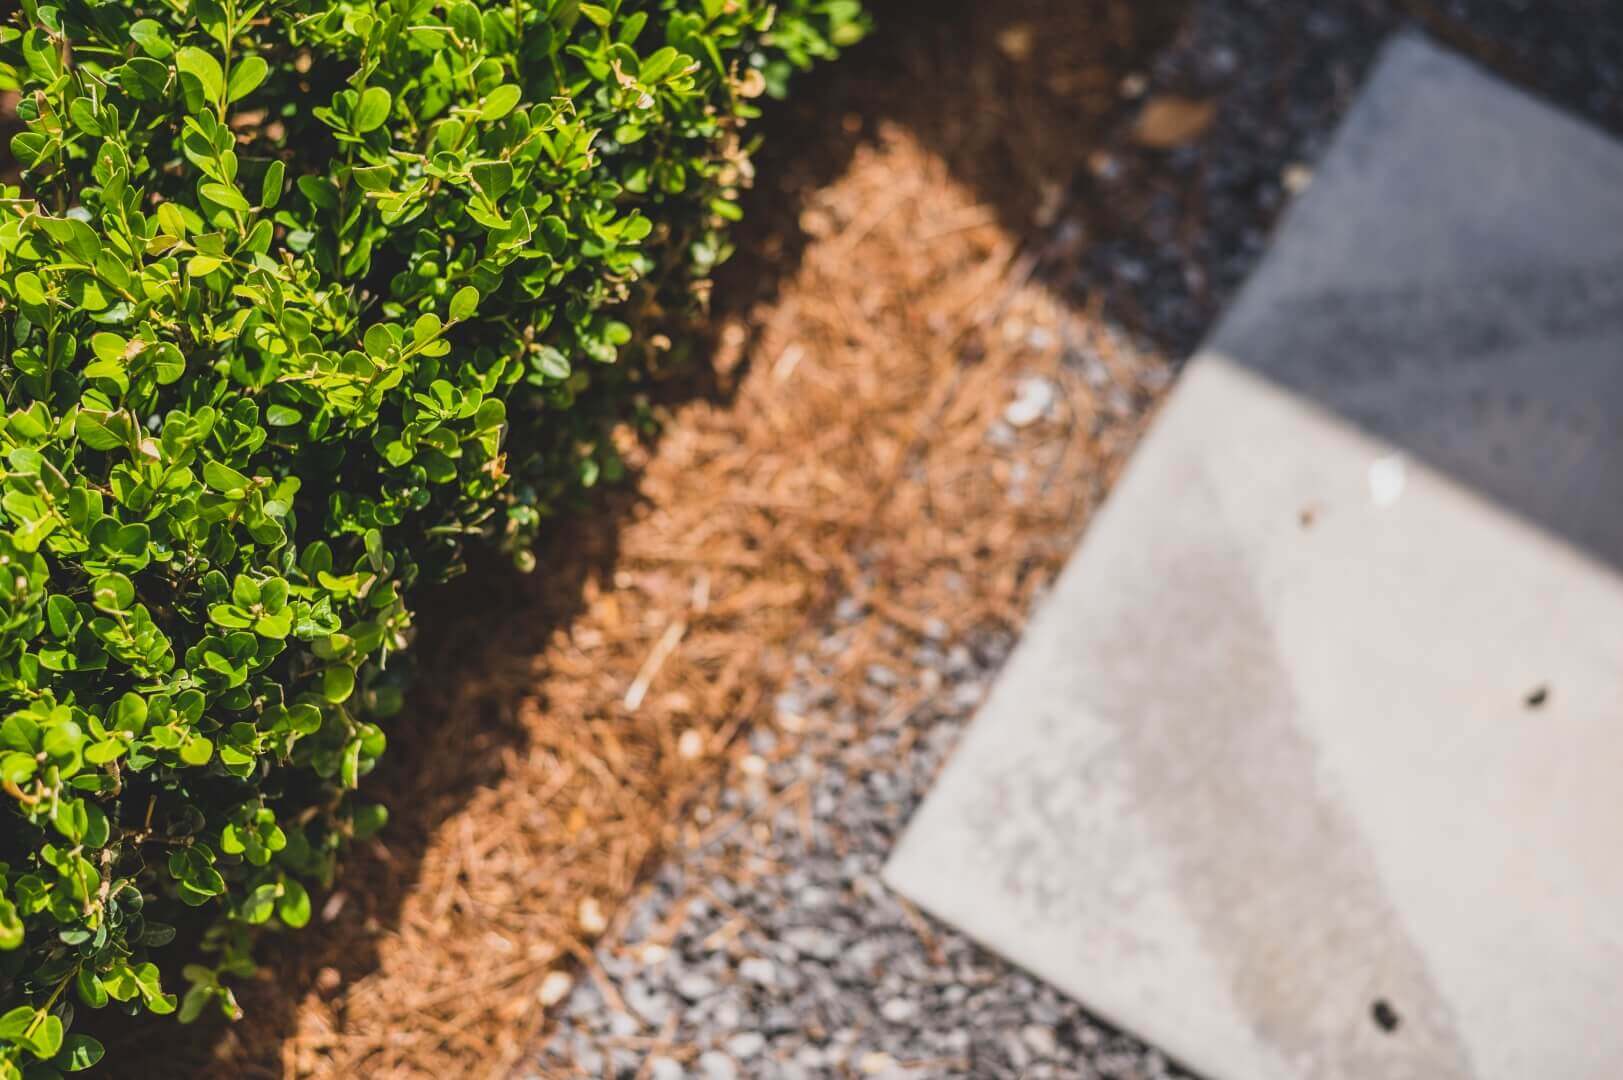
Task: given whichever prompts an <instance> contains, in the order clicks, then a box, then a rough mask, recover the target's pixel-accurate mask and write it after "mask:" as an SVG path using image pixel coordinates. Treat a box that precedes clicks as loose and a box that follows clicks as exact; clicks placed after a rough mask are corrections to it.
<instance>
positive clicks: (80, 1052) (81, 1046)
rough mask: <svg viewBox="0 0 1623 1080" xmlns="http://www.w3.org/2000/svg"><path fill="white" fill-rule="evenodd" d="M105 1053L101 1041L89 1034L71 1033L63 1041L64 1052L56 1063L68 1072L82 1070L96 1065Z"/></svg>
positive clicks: (59, 1055) (57, 1058) (58, 1056)
mask: <svg viewBox="0 0 1623 1080" xmlns="http://www.w3.org/2000/svg"><path fill="white" fill-rule="evenodd" d="M105 1053H106V1051H105V1050H104V1049H103V1048H102V1045H101V1043H99V1042H97V1041H96V1040H95V1039H92V1038H91V1037H90V1036H89V1035H69V1036H68V1037H67V1038H66V1039H64V1040H63V1041H62V1052H61V1053H60V1054H58V1055H57V1057H56V1059H55V1064H56V1065H57V1067H59V1068H61V1069H63V1070H65V1071H67V1072H81V1071H83V1070H85V1069H88V1068H90V1067H91V1066H93V1065H95V1064H96V1062H98V1061H100V1060H101V1059H102V1055H103V1054H105Z"/></svg>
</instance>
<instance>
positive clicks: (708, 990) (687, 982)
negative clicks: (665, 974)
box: [676, 975, 718, 1001]
mask: <svg viewBox="0 0 1623 1080" xmlns="http://www.w3.org/2000/svg"><path fill="white" fill-rule="evenodd" d="M717 989H718V987H717V986H716V980H714V979H712V978H710V977H708V976H706V975H684V976H682V977H681V978H680V979H678V980H676V992H677V993H678V994H681V995H682V996H683V997H684V998H686V999H687V1000H689V1001H703V1000H704V999H705V998H707V997H709V996H710V995H712V994H714V993H715V992H716V990H717Z"/></svg>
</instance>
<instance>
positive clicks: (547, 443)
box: [0, 0, 862, 1080]
mask: <svg viewBox="0 0 1623 1080" xmlns="http://www.w3.org/2000/svg"><path fill="white" fill-rule="evenodd" d="M861 20H862V15H861V12H860V11H859V9H858V5H857V3H856V2H855V0H780V2H778V3H777V4H776V5H772V4H768V3H766V2H764V0H604V2H602V3H596V4H594V3H585V2H582V0H510V2H507V3H497V4H491V5H486V6H483V7H482V6H480V5H477V4H475V3H472V2H471V0H451V2H445V0H348V2H333V3H321V2H318V0H261V2H242V3H239V2H237V0H133V2H132V0H61V2H60V3H58V4H55V5H47V4H45V3H41V2H38V0H24V2H23V3H22V10H21V11H20V12H18V13H17V14H16V15H15V16H14V17H13V19H12V22H11V23H10V24H9V25H7V26H6V27H4V28H3V29H0V88H12V89H17V90H20V92H21V100H20V104H19V106H18V117H19V119H20V121H21V122H22V123H23V125H25V130H23V131H22V132H21V133H19V134H17V135H16V136H15V137H14V138H13V139H12V142H11V150H12V154H13V155H14V156H15V158H16V159H17V163H18V164H19V165H20V166H22V168H23V173H22V183H21V185H20V186H8V187H6V188H4V189H3V190H0V341H3V353H0V389H3V391H4V396H5V409H4V413H5V415H4V419H3V423H0V451H3V452H4V456H5V461H6V471H5V476H4V480H3V496H0V514H3V519H4V520H3V523H0V564H4V569H3V571H0V699H3V701H0V704H3V705H4V708H3V710H0V712H3V713H4V721H3V723H0V787H3V789H4V792H5V795H6V796H7V798H6V811H5V813H6V820H5V822H4V824H3V826H0V889H3V898H0V949H3V950H4V951H3V952H0V1011H3V1010H6V1009H9V1011H3V1015H0V1080H3V1078H5V1077H15V1076H19V1075H26V1076H28V1077H30V1078H34V1077H48V1076H52V1075H55V1074H56V1072H57V1071H58V1070H73V1069H77V1068H83V1067H85V1066H86V1065H88V1064H92V1063H94V1060H95V1059H96V1058H98V1057H99V1056H100V1054H101V1049H100V1047H99V1046H97V1045H96V1044H95V1042H94V1041H93V1040H91V1039H88V1038H87V1037H84V1036H80V1035H74V1034H68V1033H67V1029H68V1028H70V1027H71V1024H72V1012H73V1004H72V1003H73V1002H77V1003H79V1004H80V1005H81V1006H88V1007H91V1008H99V1007H103V1006H106V1005H108V1004H109V1003H110V1002H111V1003H114V1004H116V1005H118V1006H119V1007H121V1008H124V1009H126V1010H129V1011H131V1012H135V1011H138V1010H140V1009H143V1008H144V1009H146V1010H148V1011H150V1012H154V1013H170V1012H175V1011H177V1010H178V1012H179V1013H180V1016H181V1018H182V1019H189V1018H191V1017H194V1016H197V1015H198V1014H199V1013H200V1012H201V1011H203V1010H204V1009H206V1008H211V1007H218V1008H220V1009H222V1010H223V1011H224V1012H225V1013H226V1014H227V1015H234V1014H235V1013H236V1011H237V1007H236V1003H235V1001H234V999H233V997H232V994H231V991H230V988H229V977H230V976H233V975H240V974H242V973H243V972H244V971H246V970H250V969H251V960H250V952H251V946H252V940H253V933H252V931H253V928H256V927H260V926H262V925H267V924H269V925H280V926H286V927H298V926H302V925H303V924H304V923H305V922H306V921H308V919H309V918H310V893H309V890H310V888H311V887H312V886H314V885H317V884H319V883H325V882H327V881H328V880H329V879H330V877H331V875H332V873H333V869H334V861H335V857H336V854H337V853H338V851H339V850H340V848H341V847H342V845H343V844H344V843H345V842H346V840H348V839H349V838H351V837H362V836H366V835H368V834H370V833H372V832H373V831H375V830H376V829H378V828H379V827H380V826H381V825H382V823H383V821H384V812H383V810H382V809H381V808H380V807H376V806H372V805H369V804H367V803H366V802H364V801H362V800H360V799H358V798H357V797H356V788H357V785H358V784H360V782H361V780H362V778H363V777H364V776H365V775H366V774H367V772H368V771H369V770H371V769H372V768H373V766H374V764H375V762H376V761H377V759H378V756H379V755H380V754H381V753H382V752H383V749H384V743H385V734H384V730H383V728H382V727H380V726H379V725H378V723H377V722H376V721H377V720H379V719H381V718H383V717H386V716H388V715H389V714H390V713H391V712H393V711H394V710H396V709H397V708H398V707H399V705H400V699H401V691H402V679H403V674H402V671H401V669H400V664H399V663H398V662H395V663H391V662H390V661H391V660H392V659H394V658H395V656H396V654H398V653H399V652H400V651H401V650H402V649H404V648H406V646H407V645H408V644H409V641H410V637H411V629H410V612H409V609H408V607H407V606H406V601H407V598H408V597H409V595H410V593H411V590H412V589H413V588H414V587H415V586H416V585H417V583H418V582H420V581H425V580H439V579H443V578H445V577H447V576H448V575H450V574H452V573H453V572H455V570H456V569H457V567H458V559H459V551H460V547H461V545H462V544H463V543H464V542H466V541H467V540H468V539H469V538H472V537H478V536H485V537H491V538H495V539H497V540H499V541H500V542H501V543H504V544H505V545H507V547H508V548H509V549H510V550H511V551H512V552H513V553H514V554H515V556H516V557H517V558H519V559H520V560H521V561H522V560H523V559H524V558H526V552H527V545H528V542H529V540H530V539H531V538H532V537H533V535H534V533H535V532H536V530H537V528H538V526H539V525H540V523H541V522H542V520H543V519H544V518H545V517H546V516H547V515H549V514H551V513H554V512H556V511H557V510H558V509H560V508H562V507H565V506H567V505H568V504H569V503H570V502H571V501H572V500H574V499H575V498H577V497H578V495H579V493H580V491H581V490H582V489H584V488H589V487H591V486H592V485H593V484H594V483H596V482H597V481H598V480H599V478H612V476H613V475H614V473H615V471H616V469H617V461H616V459H615V457H614V453H613V448H612V445H611V444H610V442H609V440H608V439H607V438H606V433H607V431H608V429H609V427H610V426H611V425H612V424H614V423H616V422H620V421H625V420H633V421H636V420H638V419H639V416H638V405H637V399H638V390H639V386H640V384H641V383H642V382H643V381H644V380H645V379H646V377H647V375H648V373H649V371H650V369H651V367H652V366H653V365H654V364H655V363H656V362H657V353H658V350H657V349H655V348H653V347H652V345H650V344H645V342H647V343H653V345H659V346H662V347H663V346H668V340H667V339H666V338H665V337H664V336H662V335H656V334H651V333H643V334H640V335H639V336H638V337H637V338H636V339H635V340H634V339H633V331H632V325H633V324H635V325H637V326H638V327H639V329H641V328H643V327H645V326H652V325H654V324H655V323H657V322H658V321H659V320H660V319H662V318H667V317H669V318H674V317H675V314H676V313H677V312H679V311H680V310H681V309H682V308H684V306H686V305H689V304H691V303H692V302H693V300H694V298H695V297H702V294H703V292H704V286H705V284H706V279H707V275H708V274H709V272H710V270H711V268H712V267H713V266H714V265H715V264H716V263H718V262H720V261H721V260H722V259H724V258H725V257H726V256H727V254H728V251H729V249H728V246H727V241H726V237H725V230H726V227H727V225H728V223H729V222H731V221H732V220H734V219H735V218H736V217H737V216H738V205H737V201H736V199H737V194H738V189H739V187H740V186H741V185H742V184H744V183H745V182H746V181H747V178H748V176H749V168H750V166H749V160H748V154H747V149H748V148H747V146H746V144H745V143H744V142H743V138H742V127H743V124H744V122H745V121H747V120H748V119H750V118H751V117H753V116H754V115H755V114H756V110H755V108H754V106H753V104H752V99H754V98H755V97H757V96H758V95H760V94H762V93H763V92H764V93H768V94H778V93H782V91H783V89H784V84H785V81H786V79H787V77H788V75H789V74H790V72H791V71H792V70H793V69H795V68H799V67H804V66H806V65H807V64H809V63H810V62H812V61H813V60H815V59H819V58H824V57H831V56H833V55H834V53H835V52H836V50H837V49H838V47H839V46H841V45H844V44H847V43H849V42H851V41H854V40H855V39H856V38H857V37H859V36H860V34H861V31H862V21H861ZM188 907H192V908H200V909H203V911H204V914H205V915H206V916H207V918H206V920H205V921H206V922H207V923H208V924H209V926H210V929H209V930H208V934H207V936H206V938H205V940H204V952H203V956H204V958H205V959H206V960H207V963H198V964H192V965H188V966H187V967H186V968H185V971H184V975H185V980H186V982H187V983H189V988H188V989H185V990H184V991H183V992H180V993H179V994H178V995H177V994H176V993H172V992H171V988H173V987H174V986H175V983H176V981H177V980H176V979H175V977H174V975H173V974H172V973H170V972H169V971H167V970H163V969H161V968H160V966H159V964H158V963H157V962H155V959H154V958H155V957H157V956H159V955H161V954H160V952H159V950H160V947H161V946H163V945H165V944H166V943H167V942H169V941H170V940H171V939H172V938H173V937H174V936H175V933H176V931H175V928H174V927H175V925H176V924H177V923H179V922H181V921H182V919H181V918H180V916H181V915H182V914H183V913H184V911H185V909H186V908H188Z"/></svg>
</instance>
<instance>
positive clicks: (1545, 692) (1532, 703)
mask: <svg viewBox="0 0 1623 1080" xmlns="http://www.w3.org/2000/svg"><path fill="white" fill-rule="evenodd" d="M1522 700H1524V701H1525V702H1526V703H1527V707H1528V708H1529V709H1537V708H1540V707H1542V706H1543V704H1544V703H1545V702H1546V701H1549V700H1550V688H1549V687H1548V686H1535V687H1533V689H1532V690H1530V691H1528V693H1527V697H1525V698H1523V699H1522Z"/></svg>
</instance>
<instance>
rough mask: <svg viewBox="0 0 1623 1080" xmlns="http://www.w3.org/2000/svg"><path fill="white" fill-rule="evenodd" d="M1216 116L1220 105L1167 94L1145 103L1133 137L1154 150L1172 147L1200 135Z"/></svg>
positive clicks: (1140, 143)
mask: <svg viewBox="0 0 1623 1080" xmlns="http://www.w3.org/2000/svg"><path fill="white" fill-rule="evenodd" d="M1216 116H1217V106H1216V105H1215V104H1213V103H1212V102H1210V101H1198V100H1195V99H1193V98H1185V97H1178V96H1176V95H1174V94H1165V95H1163V96H1161V97H1156V98H1151V99H1150V100H1149V101H1148V102H1146V103H1145V105H1144V108H1143V111H1141V112H1140V113H1139V114H1138V124H1137V126H1136V127H1134V129H1133V139H1134V141H1136V142H1137V143H1138V144H1139V145H1140V146H1144V147H1148V148H1150V149H1152V150H1170V149H1172V148H1173V147H1177V146H1182V145H1184V144H1185V143H1188V142H1193V141H1194V140H1195V139H1198V138H1200V136H1201V135H1203V134H1205V133H1206V129H1207V128H1209V127H1211V126H1212V120H1213V119H1215V118H1216Z"/></svg>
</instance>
